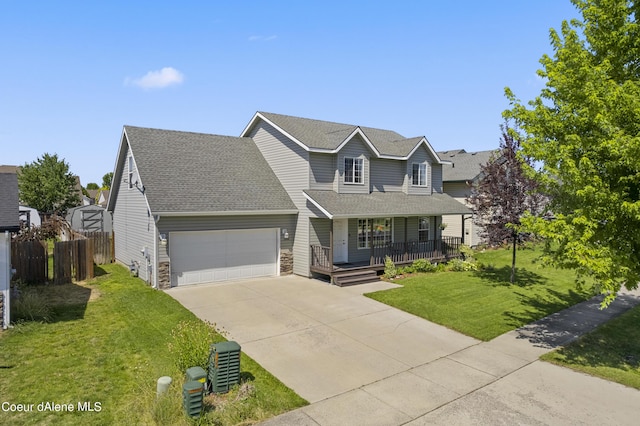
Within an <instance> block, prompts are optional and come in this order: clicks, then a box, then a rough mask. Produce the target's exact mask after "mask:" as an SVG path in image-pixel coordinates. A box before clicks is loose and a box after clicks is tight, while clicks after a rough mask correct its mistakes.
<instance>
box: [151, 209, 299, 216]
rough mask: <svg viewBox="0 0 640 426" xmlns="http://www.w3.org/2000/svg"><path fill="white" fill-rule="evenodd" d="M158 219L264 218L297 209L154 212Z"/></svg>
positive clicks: (290, 212) (296, 212)
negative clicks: (201, 217)
mask: <svg viewBox="0 0 640 426" xmlns="http://www.w3.org/2000/svg"><path fill="white" fill-rule="evenodd" d="M153 214H154V215H157V216H159V217H179V216H265V215H274V214H298V210H297V209H288V210H228V211H213V212H212V211H200V212H154V213H153Z"/></svg>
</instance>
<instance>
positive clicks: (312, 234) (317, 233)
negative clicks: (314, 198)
mask: <svg viewBox="0 0 640 426" xmlns="http://www.w3.org/2000/svg"><path fill="white" fill-rule="evenodd" d="M330 229H331V219H320V218H311V219H310V221H309V238H310V240H309V244H313V245H321V246H324V247H329V231H330Z"/></svg>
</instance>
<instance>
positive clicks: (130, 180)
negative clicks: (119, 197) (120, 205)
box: [129, 155, 133, 189]
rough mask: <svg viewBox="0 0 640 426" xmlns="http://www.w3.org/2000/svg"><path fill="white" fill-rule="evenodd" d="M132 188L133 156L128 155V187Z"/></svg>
mask: <svg viewBox="0 0 640 426" xmlns="http://www.w3.org/2000/svg"><path fill="white" fill-rule="evenodd" d="M131 188H133V156H132V155H130V156H129V189H131Z"/></svg>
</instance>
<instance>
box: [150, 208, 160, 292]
mask: <svg viewBox="0 0 640 426" xmlns="http://www.w3.org/2000/svg"><path fill="white" fill-rule="evenodd" d="M159 220H160V216H158V215H154V216H153V234H154V235H153V263H154V265H153V283H152V284H151V287H152V288H155V289H156V290H157V289H158V271H159V268H158V239H159V238H160V235H159V234H158V221H159Z"/></svg>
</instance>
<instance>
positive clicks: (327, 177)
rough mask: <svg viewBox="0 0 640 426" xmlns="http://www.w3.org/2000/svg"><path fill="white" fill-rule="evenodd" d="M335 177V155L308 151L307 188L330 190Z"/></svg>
mask: <svg viewBox="0 0 640 426" xmlns="http://www.w3.org/2000/svg"><path fill="white" fill-rule="evenodd" d="M335 177H336V155H333V154H319V153H314V152H312V153H309V188H310V189H322V190H326V191H331V190H333V189H334V186H333V185H334V181H335Z"/></svg>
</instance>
